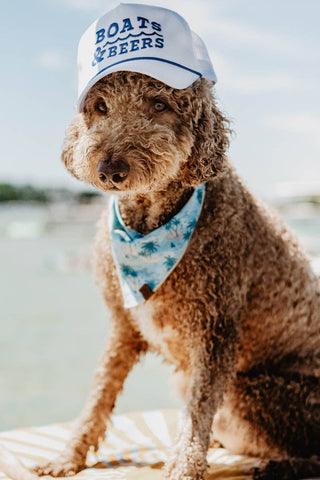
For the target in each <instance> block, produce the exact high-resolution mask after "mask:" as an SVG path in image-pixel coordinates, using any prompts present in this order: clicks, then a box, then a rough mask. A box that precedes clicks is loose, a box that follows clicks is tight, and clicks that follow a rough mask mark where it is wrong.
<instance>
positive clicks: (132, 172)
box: [62, 72, 229, 193]
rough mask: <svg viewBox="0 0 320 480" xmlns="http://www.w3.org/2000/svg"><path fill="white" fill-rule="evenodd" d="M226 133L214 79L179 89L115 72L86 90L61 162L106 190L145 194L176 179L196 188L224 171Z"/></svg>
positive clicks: (226, 125)
mask: <svg viewBox="0 0 320 480" xmlns="http://www.w3.org/2000/svg"><path fill="white" fill-rule="evenodd" d="M228 134H229V129H228V122H227V120H226V118H225V117H224V116H223V115H222V113H221V112H220V111H219V110H218V108H217V107H216V105H215V101H214V97H213V93H212V88H211V83H210V82H209V81H207V80H204V79H201V78H200V79H198V80H197V81H196V82H195V83H193V84H192V85H191V86H190V87H188V88H186V89H183V90H177V89H174V88H171V87H169V86H167V85H165V84H163V83H161V82H160V81H158V80H154V79H152V78H150V77H147V76H146V75H142V74H138V73H131V72H117V73H112V74H111V75H109V76H107V77H104V78H103V79H102V80H100V81H99V82H97V83H96V84H95V85H94V86H93V87H92V88H91V90H90V91H89V94H88V96H87V98H86V102H85V106H84V111H83V112H82V113H81V114H78V115H76V117H75V118H74V120H73V121H72V122H71V124H70V126H69V127H68V129H67V134H66V139H65V143H64V148H63V152H62V159H63V161H64V163H65V166H66V167H67V169H68V170H69V171H70V172H71V173H72V174H73V175H74V176H75V177H77V178H78V179H80V180H83V181H85V182H88V183H91V184H93V185H95V186H96V187H98V188H99V189H101V190H103V191H115V192H137V193H145V192H148V191H151V190H160V189H164V188H165V187H166V185H168V183H170V182H171V181H172V180H176V181H179V182H181V183H182V184H184V185H186V186H193V187H194V186H196V185H199V184H200V183H204V182H207V181H208V180H210V179H211V178H213V177H214V176H216V175H218V174H219V173H220V172H221V171H223V169H224V165H225V163H226V158H225V155H226V149H227V147H228Z"/></svg>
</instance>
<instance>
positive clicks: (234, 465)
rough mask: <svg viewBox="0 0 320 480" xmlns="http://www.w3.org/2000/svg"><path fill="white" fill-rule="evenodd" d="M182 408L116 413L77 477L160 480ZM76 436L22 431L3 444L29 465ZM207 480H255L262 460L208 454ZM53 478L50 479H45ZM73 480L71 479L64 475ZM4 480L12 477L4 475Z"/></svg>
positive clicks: (3, 437) (0, 439) (63, 430)
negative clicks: (255, 469)
mask: <svg viewBox="0 0 320 480" xmlns="http://www.w3.org/2000/svg"><path fill="white" fill-rule="evenodd" d="M179 418H180V414H179V411H178V410H156V411H150V412H138V413H128V414H125V415H114V416H113V417H112V425H111V426H110V428H108V432H107V434H106V438H105V440H104V442H103V443H102V444H101V446H100V448H99V451H98V452H97V454H93V453H92V452H89V455H88V462H87V463H88V466H89V468H87V469H86V470H83V471H82V472H80V473H78V474H77V475H75V476H74V477H72V478H75V479H77V480H78V479H79V480H80V479H81V480H85V479H88V480H100V479H101V480H102V479H105V480H158V479H159V480H160V479H162V478H163V474H162V471H161V468H162V466H163V463H164V462H165V461H166V459H167V457H168V455H169V454H170V449H171V446H172V445H173V443H174V438H175V434H176V432H177V429H178V423H179ZM71 434H72V423H61V424H52V425H48V426H44V427H32V428H23V429H19V430H11V431H8V432H2V433H0V444H1V445H3V446H5V447H6V448H7V449H8V450H10V451H11V452H12V453H14V454H15V455H16V456H17V457H18V458H19V459H20V460H21V461H22V462H23V463H24V464H25V465H26V466H28V467H31V466H32V465H34V464H36V463H39V462H44V461H46V460H50V459H52V458H54V457H55V456H57V455H58V454H59V453H60V452H61V451H62V450H63V448H64V445H65V443H66V442H67V440H68V439H69V438H70V436H71ZM208 463H209V475H208V480H215V479H222V478H223V479H228V480H246V479H250V476H248V473H246V472H248V471H249V470H250V468H252V467H254V466H257V465H258V464H259V462H258V460H257V459H253V458H248V457H243V456H239V455H231V454H230V453H227V451H226V450H225V449H223V448H218V449H210V450H209V452H208ZM42 478H51V477H48V476H46V477H42ZM65 478H68V480H70V477H65ZM0 480H8V477H7V476H6V475H5V474H3V473H1V472H0Z"/></svg>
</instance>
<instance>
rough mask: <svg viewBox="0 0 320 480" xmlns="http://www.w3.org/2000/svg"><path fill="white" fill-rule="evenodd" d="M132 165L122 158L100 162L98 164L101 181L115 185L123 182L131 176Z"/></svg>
mask: <svg viewBox="0 0 320 480" xmlns="http://www.w3.org/2000/svg"><path fill="white" fill-rule="evenodd" d="M129 171H130V165H129V164H128V162H126V160H123V159H122V158H113V157H112V158H111V159H110V160H100V162H99V164H98V174H99V179H100V180H101V181H102V182H104V183H105V182H107V181H108V180H111V181H112V182H114V183H120V182H123V181H124V180H125V179H126V178H127V176H128V175H129Z"/></svg>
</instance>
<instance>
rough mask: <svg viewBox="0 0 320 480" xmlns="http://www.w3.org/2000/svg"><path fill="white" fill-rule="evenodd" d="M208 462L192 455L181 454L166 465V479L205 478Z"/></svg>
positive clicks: (193, 479) (201, 479)
mask: <svg viewBox="0 0 320 480" xmlns="http://www.w3.org/2000/svg"><path fill="white" fill-rule="evenodd" d="M206 470H207V462H206V461H205V459H204V460H202V459H201V461H196V459H195V457H193V456H192V455H184V454H180V455H178V456H177V457H176V458H174V459H173V460H171V461H169V462H168V464H167V465H166V467H165V480H204V477H205V472H206Z"/></svg>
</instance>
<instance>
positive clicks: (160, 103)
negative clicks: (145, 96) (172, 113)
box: [153, 100, 167, 112]
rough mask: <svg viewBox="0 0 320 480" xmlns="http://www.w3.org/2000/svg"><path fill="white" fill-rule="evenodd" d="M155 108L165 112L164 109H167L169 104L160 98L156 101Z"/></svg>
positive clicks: (157, 110)
mask: <svg viewBox="0 0 320 480" xmlns="http://www.w3.org/2000/svg"><path fill="white" fill-rule="evenodd" d="M153 106H154V109H155V111H156V112H163V110H165V109H166V108H167V105H166V104H165V103H163V102H160V101H159V100H157V101H156V102H154V105H153Z"/></svg>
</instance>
